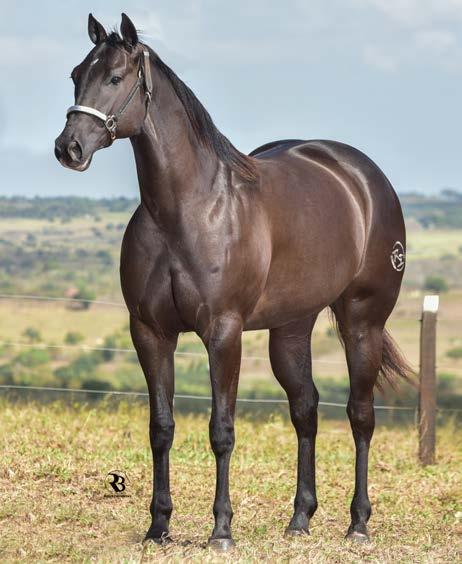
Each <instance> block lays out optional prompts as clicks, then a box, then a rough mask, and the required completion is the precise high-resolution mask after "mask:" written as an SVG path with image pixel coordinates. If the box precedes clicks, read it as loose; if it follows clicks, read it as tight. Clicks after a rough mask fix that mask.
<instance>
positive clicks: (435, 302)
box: [423, 296, 440, 313]
mask: <svg viewBox="0 0 462 564" xmlns="http://www.w3.org/2000/svg"><path fill="white" fill-rule="evenodd" d="M439 305H440V297H439V296H425V297H424V302H423V311H429V312H430V313H436V312H437V311H438V307H439Z"/></svg>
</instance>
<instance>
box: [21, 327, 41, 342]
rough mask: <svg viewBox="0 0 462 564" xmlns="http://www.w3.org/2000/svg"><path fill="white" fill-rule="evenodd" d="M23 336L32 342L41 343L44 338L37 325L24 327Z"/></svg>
mask: <svg viewBox="0 0 462 564" xmlns="http://www.w3.org/2000/svg"><path fill="white" fill-rule="evenodd" d="M22 336H23V337H25V338H26V339H27V340H28V341H29V342H30V343H40V341H41V340H42V335H41V334H40V331H39V330H38V329H36V328H35V327H26V329H24V331H23V333H22Z"/></svg>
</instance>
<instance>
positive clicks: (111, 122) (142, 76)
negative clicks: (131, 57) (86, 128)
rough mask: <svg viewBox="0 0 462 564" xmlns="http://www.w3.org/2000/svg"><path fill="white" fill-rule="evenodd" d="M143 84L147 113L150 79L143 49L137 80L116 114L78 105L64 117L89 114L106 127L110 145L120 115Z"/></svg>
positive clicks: (149, 100) (147, 60)
mask: <svg viewBox="0 0 462 564" xmlns="http://www.w3.org/2000/svg"><path fill="white" fill-rule="evenodd" d="M143 83H144V89H145V92H146V111H147V109H148V106H149V103H150V102H151V96H152V79H151V66H150V64H149V51H147V50H145V49H143V54H142V55H141V57H140V65H139V69H138V78H137V80H136V82H135V84H134V85H133V86H132V89H131V90H130V92H129V93H128V95H127V97H126V98H125V100H124V102H123V103H122V105H121V106H120V108H119V109H118V110H117V112H115V113H114V114H110V115H106V114H104V113H103V112H100V111H99V110H96V109H95V108H90V107H89V106H80V105H78V104H77V105H75V106H71V107H70V108H69V109H68V110H67V112H66V117H67V116H68V115H69V114H72V113H75V112H81V113H83V114H89V115H90V116H94V117H97V118H98V119H100V120H101V121H103V122H104V125H105V126H106V129H107V131H108V132H109V135H110V137H111V143H112V142H113V141H114V139H115V138H116V132H117V123H118V121H119V119H120V117H121V115H122V114H123V113H124V111H125V110H126V109H127V107H128V105H129V104H130V102H131V101H132V100H133V97H134V96H135V94H136V92H137V90H138V88H140V87H141V86H142V85H143Z"/></svg>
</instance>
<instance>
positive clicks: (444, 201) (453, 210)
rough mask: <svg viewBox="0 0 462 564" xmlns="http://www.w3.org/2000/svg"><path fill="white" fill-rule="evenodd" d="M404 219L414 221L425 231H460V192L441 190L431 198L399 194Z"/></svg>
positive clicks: (461, 223) (413, 194) (461, 227)
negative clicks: (437, 229) (436, 229)
mask: <svg viewBox="0 0 462 564" xmlns="http://www.w3.org/2000/svg"><path fill="white" fill-rule="evenodd" d="M400 200H401V205H402V206H403V211H404V215H405V217H406V219H411V218H412V219H414V220H415V221H417V222H418V223H419V224H420V225H422V227H424V228H425V229H430V228H432V227H438V228H440V229H462V192H459V191H457V190H452V189H445V190H442V191H441V192H440V193H439V194H437V195H433V196H424V195H422V194H418V193H407V194H400Z"/></svg>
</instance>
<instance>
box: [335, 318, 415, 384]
mask: <svg viewBox="0 0 462 564" xmlns="http://www.w3.org/2000/svg"><path fill="white" fill-rule="evenodd" d="M327 311H328V314H329V318H330V320H331V322H332V323H333V324H334V327H335V329H336V331H337V336H338V338H339V340H340V343H341V344H342V346H343V348H345V341H344V336H343V335H342V331H341V330H340V327H339V323H338V319H337V318H336V316H335V313H334V311H333V310H332V308H329V309H328V310H327ZM414 377H415V371H414V369H413V368H412V366H411V365H410V364H409V362H408V361H407V360H406V357H405V356H404V354H403V353H402V352H401V350H400V348H399V347H398V345H397V344H396V342H395V341H394V339H393V338H392V336H391V335H390V333H389V332H388V331H387V330H386V329H384V330H383V344H382V363H381V365H380V369H379V374H378V378H377V381H376V383H375V386H376V388H378V389H379V390H380V391H382V392H383V391H384V390H385V386H386V385H389V386H391V387H392V388H393V389H394V390H396V389H397V388H398V382H399V381H405V382H407V383H408V384H410V385H411V386H413V387H415V386H416V383H415V378H414Z"/></svg>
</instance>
